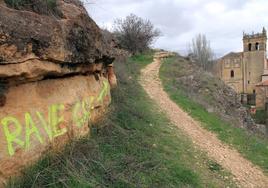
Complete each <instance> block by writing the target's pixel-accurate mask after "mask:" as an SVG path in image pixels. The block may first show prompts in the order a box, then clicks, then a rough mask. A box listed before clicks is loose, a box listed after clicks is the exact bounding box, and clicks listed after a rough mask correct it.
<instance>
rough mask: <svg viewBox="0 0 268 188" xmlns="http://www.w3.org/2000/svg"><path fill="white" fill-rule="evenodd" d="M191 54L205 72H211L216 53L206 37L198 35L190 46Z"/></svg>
mask: <svg viewBox="0 0 268 188" xmlns="http://www.w3.org/2000/svg"><path fill="white" fill-rule="evenodd" d="M190 54H191V55H192V56H193V58H194V60H195V61H196V63H198V64H199V65H200V66H201V67H203V68H204V69H205V70H210V69H211V68H212V65H213V58H214V53H213V51H212V49H211V47H210V41H209V40H208V39H207V37H206V35H203V34H199V35H197V36H196V37H195V38H194V39H193V40H192V43H191V44H190Z"/></svg>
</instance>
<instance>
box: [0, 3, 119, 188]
mask: <svg viewBox="0 0 268 188" xmlns="http://www.w3.org/2000/svg"><path fill="white" fill-rule="evenodd" d="M34 10H38V9H34ZM57 11H59V14H58V15H60V16H53V15H46V14H43V13H42V12H38V11H32V10H31V9H25V10H24V9H22V10H21V9H20V10H17V9H13V8H11V7H8V6H7V5H6V4H5V3H4V1H3V0H0V187H1V184H3V183H4V182H6V181H7V180H8V178H9V177H11V176H14V175H17V174H19V172H20V170H21V169H23V168H24V167H26V166H27V165H29V164H31V163H32V162H34V161H35V160H37V159H38V158H39V157H40V156H42V155H43V154H44V153H45V152H47V151H48V150H58V149H60V148H62V146H63V145H64V144H66V142H68V141H69V140H71V139H73V138H79V137H81V136H83V135H85V134H87V133H88V132H89V130H90V126H89V125H90V124H91V123H93V122H94V121H97V120H98V119H99V118H101V117H102V116H103V115H104V114H105V111H106V109H107V106H108V105H109V103H110V101H111V96H110V88H111V87H114V86H115V85H116V77H115V75H114V71H113V65H112V63H113V60H114V57H113V55H112V54H113V52H112V51H111V47H110V45H107V42H105V41H104V39H103V37H102V34H101V31H100V29H99V28H98V26H97V25H96V24H95V22H94V21H93V20H92V19H91V18H90V17H89V16H88V14H87V12H86V10H85V9H84V7H83V6H82V5H81V4H80V3H79V2H78V1H76V0H68V1H67V0H58V1H57Z"/></svg>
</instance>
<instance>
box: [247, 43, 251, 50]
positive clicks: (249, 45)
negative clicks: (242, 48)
mask: <svg viewBox="0 0 268 188" xmlns="http://www.w3.org/2000/svg"><path fill="white" fill-rule="evenodd" d="M251 50H252V44H251V43H249V44H248V51H251Z"/></svg>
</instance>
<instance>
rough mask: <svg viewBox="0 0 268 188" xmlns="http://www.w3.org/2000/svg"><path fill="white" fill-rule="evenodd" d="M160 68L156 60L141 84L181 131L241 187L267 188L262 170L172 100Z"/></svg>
mask: <svg viewBox="0 0 268 188" xmlns="http://www.w3.org/2000/svg"><path fill="white" fill-rule="evenodd" d="M158 56H159V55H158ZM162 56H163V55H162ZM160 66H161V59H160V58H158V57H157V56H155V59H154V62H153V63H151V64H150V65H148V66H147V67H146V68H144V69H143V70H142V75H141V78H140V80H141V81H140V83H141V84H142V86H143V87H144V89H145V90H146V92H147V93H148V94H149V95H150V97H151V98H152V99H153V100H154V101H155V102H156V103H157V104H158V105H159V106H160V108H161V109H162V110H163V111H164V112H165V113H166V114H167V116H168V117H169V118H170V120H171V121H172V122H173V123H174V124H175V125H177V126H178V127H179V128H180V129H182V130H183V131H184V132H185V133H186V135H188V136H189V137H190V138H191V139H192V141H193V143H194V144H195V145H197V146H198V147H199V148H200V149H201V150H203V151H205V152H207V154H208V156H209V158H211V159H214V160H215V161H217V163H219V164H220V165H221V166H223V167H224V168H225V169H227V170H228V171H230V172H231V173H232V174H233V175H234V176H235V179H236V182H238V184H239V185H240V186H241V187H259V188H268V177H267V176H265V175H264V173H263V172H262V170H261V169H260V168H258V167H256V166H254V165H253V164H252V163H251V162H250V161H248V160H246V159H245V158H243V157H242V156H241V154H239V153H238V152H237V151H236V150H234V149H231V148H230V147H229V146H227V145H225V144H224V143H222V142H221V141H220V140H219V139H218V138H217V137H216V136H215V135H214V134H213V133H211V132H209V131H207V130H205V129H203V128H202V127H201V126H200V124H199V123H198V122H196V121H195V120H193V119H192V118H191V117H190V116H189V115H188V114H187V113H185V112H184V111H183V110H182V109H181V108H180V107H178V106H177V105H176V104H175V103H174V102H173V101H171V100H170V98H169V96H168V95H167V93H166V92H165V91H164V90H163V87H162V84H161V81H160V78H159V68H160Z"/></svg>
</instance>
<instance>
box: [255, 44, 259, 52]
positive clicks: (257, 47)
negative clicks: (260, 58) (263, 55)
mask: <svg viewBox="0 0 268 188" xmlns="http://www.w3.org/2000/svg"><path fill="white" fill-rule="evenodd" d="M255 49H256V50H258V51H259V50H260V44H259V43H258V42H257V43H256V44H255Z"/></svg>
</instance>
